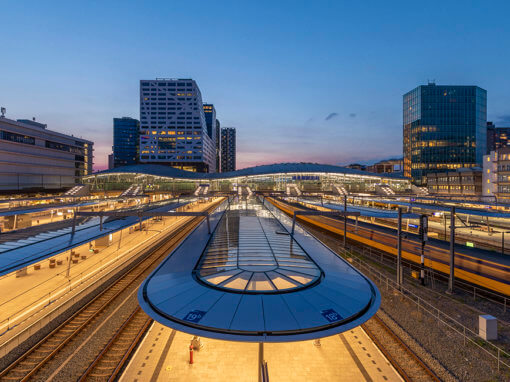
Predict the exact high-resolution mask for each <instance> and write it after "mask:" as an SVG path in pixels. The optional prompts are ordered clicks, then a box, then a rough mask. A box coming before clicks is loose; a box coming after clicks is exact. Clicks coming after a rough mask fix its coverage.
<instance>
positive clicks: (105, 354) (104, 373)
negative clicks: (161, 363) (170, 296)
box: [78, 307, 153, 382]
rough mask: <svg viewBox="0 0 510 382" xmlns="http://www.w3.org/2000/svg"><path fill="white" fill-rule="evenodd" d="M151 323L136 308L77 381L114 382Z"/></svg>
mask: <svg viewBox="0 0 510 382" xmlns="http://www.w3.org/2000/svg"><path fill="white" fill-rule="evenodd" d="M152 322H153V320H152V319H151V318H150V317H149V316H147V314H145V313H144V312H143V310H142V309H141V308H140V307H138V308H137V309H136V310H135V311H134V312H133V313H132V314H131V315H130V316H129V317H128V318H127V320H126V321H125V322H124V323H123V324H122V326H121V327H120V328H119V330H118V331H117V332H116V333H115V335H114V336H113V337H112V339H111V340H110V341H109V342H108V343H107V344H106V346H105V347H104V349H103V350H102V351H101V353H99V355H98V356H97V357H96V359H94V361H93V362H92V363H91V364H90V366H89V367H88V368H87V370H85V373H83V375H82V376H81V377H80V378H79V379H78V381H79V382H82V381H113V380H115V379H116V378H117V377H118V376H119V374H120V372H121V370H122V367H123V366H124V364H125V362H126V361H127V360H128V359H129V357H130V356H131V354H132V353H133V351H134V350H135V348H136V346H137V345H138V343H139V341H140V340H141V339H142V338H143V335H144V334H145V332H146V331H147V329H148V328H149V327H150V325H151V324H152Z"/></svg>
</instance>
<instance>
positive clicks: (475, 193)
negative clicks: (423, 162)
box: [427, 167, 482, 197]
mask: <svg viewBox="0 0 510 382" xmlns="http://www.w3.org/2000/svg"><path fill="white" fill-rule="evenodd" d="M427 187H428V191H429V193H430V194H433V195H439V196H450V197H455V196H458V197H460V196H462V197H480V196H481V195H482V169H481V168H479V167H473V168H458V169H457V170H454V171H442V172H429V173H428V174H427Z"/></svg>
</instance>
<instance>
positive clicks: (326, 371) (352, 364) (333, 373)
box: [119, 323, 402, 382]
mask: <svg viewBox="0 0 510 382" xmlns="http://www.w3.org/2000/svg"><path fill="white" fill-rule="evenodd" d="M191 338H192V336H191V335H189V334H186V333H183V332H180V331H175V330H173V329H171V328H168V327H166V326H164V325H161V324H159V323H154V324H153V325H152V326H151V328H150V329H149V332H148V333H147V335H146V336H145V338H144V340H143V342H142V343H141V344H140V346H139V347H138V349H137V351H136V353H135V355H134V356H133V358H132V359H131V361H130V363H129V364H128V366H127V368H126V369H125V371H124V373H123V374H122V376H121V377H120V378H119V381H120V382H141V381H188V380H190V381H191V380H203V381H238V382H253V381H257V380H258V374H259V365H260V362H261V359H262V358H263V360H265V361H266V362H267V365H268V374H269V380H270V381H271V382H286V381H296V382H299V381H303V382H323V381H389V382H398V381H402V379H401V377H400V376H399V374H398V373H397V372H396V371H395V369H394V368H393V367H392V366H391V364H390V363H389V362H388V360H387V359H386V358H385V357H384V356H383V354H382V353H381V352H380V351H379V349H378V348H377V347H376V346H375V345H374V343H373V342H372V340H371V339H370V338H369V337H368V336H367V335H366V333H365V332H364V331H363V330H362V329H361V328H360V327H357V328H354V329H351V330H349V331H347V332H345V333H342V334H339V335H335V336H330V337H326V338H322V339H321V340H320V346H316V345H314V341H300V342H292V343H265V344H264V345H263V347H262V349H261V346H260V345H259V344H257V343H246V342H233V341H222V340H214V339H209V338H202V339H201V342H202V345H203V347H202V348H201V349H200V350H196V351H194V354H193V358H194V363H193V364H191V365H190V364H189V350H188V347H189V344H190V341H191Z"/></svg>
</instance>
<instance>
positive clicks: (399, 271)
mask: <svg viewBox="0 0 510 382" xmlns="http://www.w3.org/2000/svg"><path fill="white" fill-rule="evenodd" d="M397 284H398V287H399V289H400V287H401V286H402V207H399V208H398V225H397Z"/></svg>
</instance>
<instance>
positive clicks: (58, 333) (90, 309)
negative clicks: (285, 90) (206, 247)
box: [0, 203, 219, 381]
mask: <svg viewBox="0 0 510 382" xmlns="http://www.w3.org/2000/svg"><path fill="white" fill-rule="evenodd" d="M218 205H219V203H214V204H213V205H212V206H210V207H209V208H208V211H211V210H213V209H214V208H216V207H217V206H218ZM203 219H204V218H203V217H195V218H191V219H187V220H186V221H185V222H183V223H182V224H181V225H180V226H179V227H177V228H176V230H174V231H173V233H172V234H171V236H170V237H169V238H168V240H162V241H160V242H159V244H157V245H156V247H155V248H152V249H151V250H150V251H149V254H148V255H146V256H145V257H143V258H142V259H141V260H139V261H138V262H136V263H134V264H132V265H131V266H130V267H129V268H128V269H127V270H126V271H125V273H124V274H123V275H122V276H121V277H120V278H119V279H117V280H116V281H114V282H113V283H112V284H111V285H110V286H109V287H108V288H107V289H105V290H104V291H102V292H100V293H99V294H98V295H97V296H95V297H94V298H93V299H92V300H91V301H89V302H88V303H87V304H86V305H85V306H83V307H82V308H80V309H79V310H78V311H77V312H76V313H74V314H73V315H72V316H71V317H69V318H68V319H67V320H65V321H64V322H63V323H62V324H60V325H59V326H58V327H57V328H55V329H54V330H53V331H51V332H50V333H49V334H48V335H46V336H45V337H44V338H43V339H41V340H40V341H39V342H38V343H36V344H35V345H34V346H32V347H31V348H30V349H29V350H28V351H27V352H25V353H24V354H23V355H22V356H20V357H19V358H17V359H16V360H15V361H14V362H12V363H11V364H10V365H9V366H8V367H6V368H5V369H4V370H2V371H1V372H0V381H28V380H30V379H33V378H34V377H36V376H37V374H38V373H40V372H41V371H42V369H50V370H52V369H55V368H58V367H59V365H57V366H56V367H55V365H51V363H52V360H53V359H54V357H55V356H56V355H57V354H58V353H60V352H62V351H63V349H64V348H66V346H69V345H70V344H71V343H72V342H73V339H75V338H76V337H77V336H78V335H79V334H81V333H83V332H84V331H85V330H86V329H87V328H88V327H90V326H91V325H92V324H93V323H95V322H101V321H102V320H104V319H105V318H106V317H105V316H106V315H105V314H103V312H105V310H106V309H107V308H109V307H110V306H112V304H114V302H115V301H117V299H116V298H117V297H119V296H120V295H121V294H122V293H123V292H125V291H126V290H127V289H128V288H130V289H135V288H137V287H138V286H139V284H140V283H141V281H142V280H143V278H144V277H145V276H146V275H147V274H148V272H150V271H151V270H152V269H153V268H154V267H155V266H156V265H157V264H159V262H160V261H161V260H162V259H163V258H164V257H166V256H167V254H168V253H169V252H170V251H171V250H172V249H173V248H175V247H176V246H177V245H178V244H179V243H180V242H181V241H182V240H183V239H184V238H185V237H186V236H187V235H188V234H189V233H190V232H191V231H192V230H193V229H194V228H195V227H196V226H197V225H198V224H199V223H200V222H201V221H202V220H203ZM80 361H81V362H82V363H83V364H87V361H88V360H83V359H82V360H80ZM92 362H93V359H92V360H90V361H89V362H88V363H90V364H91V363H92ZM52 366H53V367H52Z"/></svg>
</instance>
